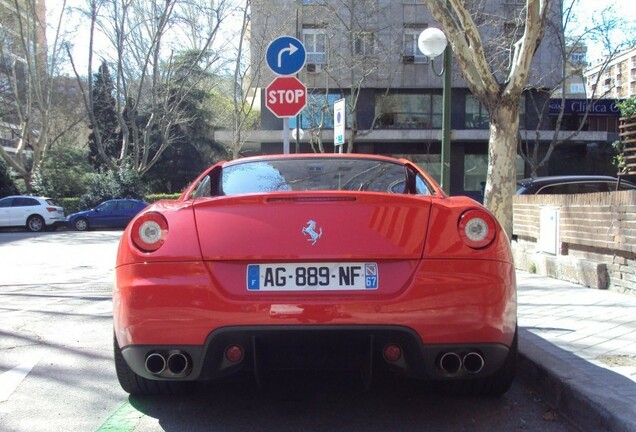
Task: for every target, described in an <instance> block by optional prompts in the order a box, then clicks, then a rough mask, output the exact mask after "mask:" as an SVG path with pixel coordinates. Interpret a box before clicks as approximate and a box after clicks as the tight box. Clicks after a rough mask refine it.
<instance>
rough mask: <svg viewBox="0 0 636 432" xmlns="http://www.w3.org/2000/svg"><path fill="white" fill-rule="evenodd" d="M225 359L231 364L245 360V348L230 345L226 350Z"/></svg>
mask: <svg viewBox="0 0 636 432" xmlns="http://www.w3.org/2000/svg"><path fill="white" fill-rule="evenodd" d="M225 358H226V359H227V361H229V362H231V363H238V362H240V361H241V360H243V348H242V347H241V346H240V345H230V346H229V347H227V348H226V349H225Z"/></svg>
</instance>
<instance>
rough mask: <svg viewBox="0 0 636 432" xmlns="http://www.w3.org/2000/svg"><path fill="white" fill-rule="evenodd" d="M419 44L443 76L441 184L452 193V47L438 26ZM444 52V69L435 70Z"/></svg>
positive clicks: (429, 29)
mask: <svg viewBox="0 0 636 432" xmlns="http://www.w3.org/2000/svg"><path fill="white" fill-rule="evenodd" d="M417 46H418V48H419V49H420V51H422V53H423V54H424V55H426V56H428V57H430V58H431V69H432V70H433V73H434V74H435V75H437V76H441V77H443V80H444V84H443V87H442V151H441V155H440V158H441V172H440V177H441V181H440V186H441V187H442V189H444V191H445V192H446V193H448V194H450V138H451V125H450V121H451V107H450V98H451V93H450V92H451V47H450V45H449V44H448V41H447V39H446V35H445V34H444V32H442V31H441V30H440V29H438V28H433V27H430V28H427V29H426V30H424V31H423V32H422V33H421V34H420V36H419V37H418V38H417ZM442 53H444V66H443V67H442V70H441V71H439V72H437V71H436V70H435V57H437V56H439V55H440V54H442Z"/></svg>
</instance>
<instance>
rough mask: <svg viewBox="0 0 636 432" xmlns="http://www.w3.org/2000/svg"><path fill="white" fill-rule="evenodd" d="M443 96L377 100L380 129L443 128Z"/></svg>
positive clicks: (382, 97) (411, 96) (416, 95)
mask: <svg viewBox="0 0 636 432" xmlns="http://www.w3.org/2000/svg"><path fill="white" fill-rule="evenodd" d="M442 103H443V101H442V95H439V94H392V95H386V96H379V97H377V98H376V108H375V111H376V113H377V115H378V121H377V122H376V128H380V129H437V128H441V127H442Z"/></svg>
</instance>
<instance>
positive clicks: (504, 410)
mask: <svg viewBox="0 0 636 432" xmlns="http://www.w3.org/2000/svg"><path fill="white" fill-rule="evenodd" d="M120 236H121V231H96V232H85V233H79V232H73V231H58V232H47V233H39V234H34V233H27V232H19V231H0V430H1V431H16V432H17V431H20V432H22V431H25V432H26V431H29V432H34V431H100V432H103V431H118V432H128V431H161V430H166V431H184V430H188V431H277V432H280V431H347V432H352V431H397V430H399V431H404V432H407V431H476V432H479V431H489V432H490V431H495V430H496V431H517V430H518V431H537V430H540V431H542V432H556V431H575V430H576V429H575V428H574V427H572V426H571V425H570V424H568V423H567V422H566V421H565V420H563V419H562V418H560V417H559V416H558V414H557V413H555V412H554V411H553V410H551V409H550V408H549V407H548V406H546V405H545V404H544V403H543V402H542V401H541V399H540V398H539V397H538V396H537V395H536V394H535V393H533V392H532V391H531V390H529V387H527V386H526V385H525V384H524V383H523V382H519V380H517V381H516V382H515V384H514V385H513V388H512V389H511V390H510V391H509V392H508V393H507V394H506V395H505V396H503V397H501V398H496V399H479V398H451V397H440V396H438V395H436V394H435V393H434V392H432V391H431V390H430V389H429V388H428V387H427V386H426V385H424V384H423V383H421V382H417V381H409V380H402V379H393V378H391V377H383V378H382V379H380V380H378V381H377V382H376V383H375V384H374V386H373V387H372V388H371V390H364V389H363V388H362V385H361V383H360V381H359V379H358V377H357V376H355V375H352V374H334V373H324V372H323V373H319V372H316V373H304V374H292V373H286V374H276V375H270V376H269V386H268V387H267V388H265V389H262V390H259V389H258V388H257V387H256V384H255V382H254V380H253V379H252V377H250V376H249V375H245V376H237V377H231V378H228V379H225V380H223V381H218V382H215V383H210V384H206V385H201V386H199V387H198V388H197V389H196V390H195V392H194V393H193V394H191V395H188V396H182V397H172V398H135V397H129V395H128V394H126V393H125V392H123V391H122V390H121V388H120V387H119V384H118V382H117V378H116V376H115V371H114V367H113V357H112V319H111V317H112V314H111V308H112V304H111V297H110V296H111V285H112V278H113V266H114V260H115V253H116V248H117V242H118V240H119V237H120Z"/></svg>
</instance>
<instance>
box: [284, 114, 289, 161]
mask: <svg viewBox="0 0 636 432" xmlns="http://www.w3.org/2000/svg"><path fill="white" fill-rule="evenodd" d="M283 154H289V117H283Z"/></svg>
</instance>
